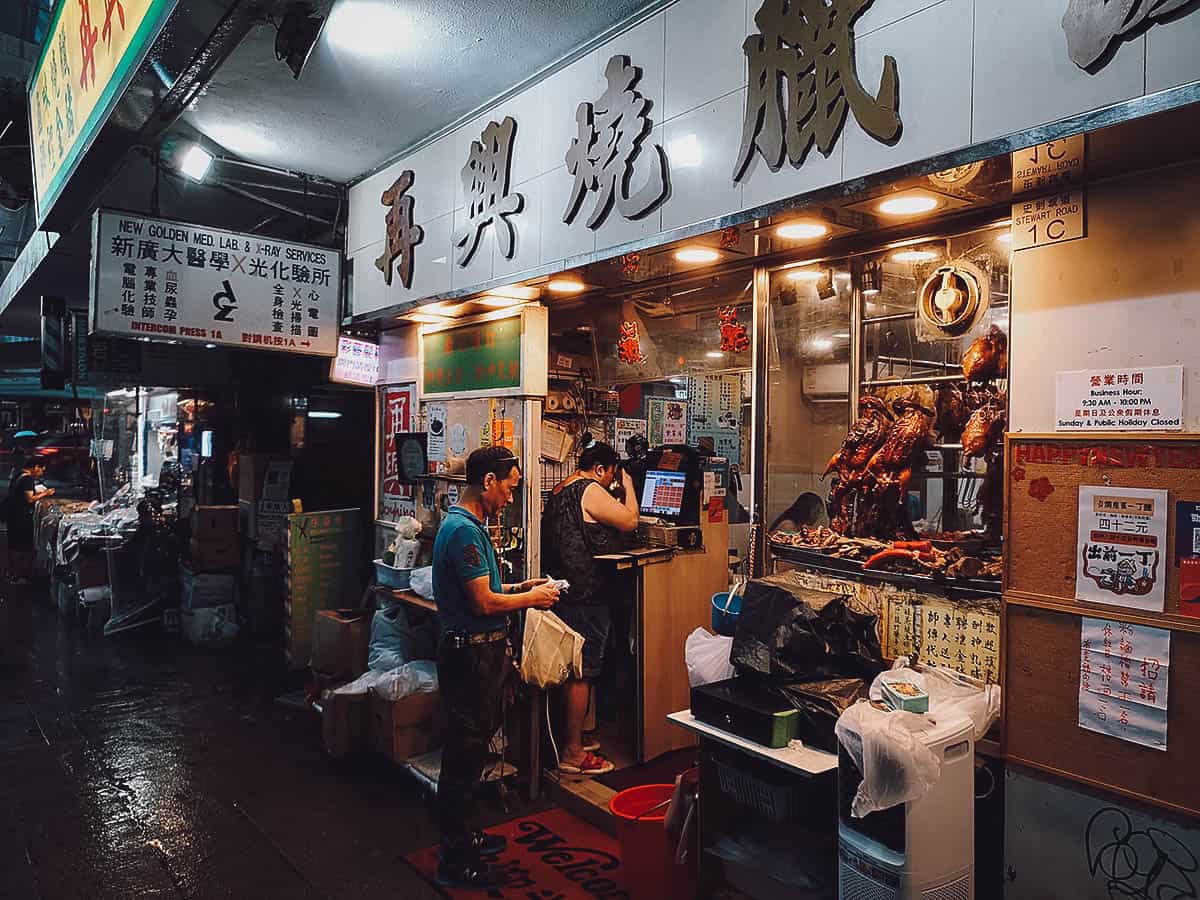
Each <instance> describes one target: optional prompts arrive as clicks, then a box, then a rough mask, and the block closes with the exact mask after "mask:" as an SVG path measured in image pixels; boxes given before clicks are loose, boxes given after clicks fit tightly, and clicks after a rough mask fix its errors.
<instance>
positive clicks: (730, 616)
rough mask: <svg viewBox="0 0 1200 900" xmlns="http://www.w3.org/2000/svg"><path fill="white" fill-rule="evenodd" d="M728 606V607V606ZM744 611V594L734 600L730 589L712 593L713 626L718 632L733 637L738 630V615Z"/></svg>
mask: <svg viewBox="0 0 1200 900" xmlns="http://www.w3.org/2000/svg"><path fill="white" fill-rule="evenodd" d="M726 607H728V608H726ZM741 612H742V595H741V594H738V595H737V596H735V597H734V598H733V599H732V600H731V599H730V598H729V592H728V591H721V593H719V594H713V595H712V628H713V631H715V632H716V633H717V634H720V635H724V636H725V637H733V634H734V632H735V631H737V622H738V615H740V614H741Z"/></svg>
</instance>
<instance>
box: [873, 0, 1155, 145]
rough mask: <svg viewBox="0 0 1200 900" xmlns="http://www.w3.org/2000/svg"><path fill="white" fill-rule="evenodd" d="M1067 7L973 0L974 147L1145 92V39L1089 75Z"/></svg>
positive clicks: (1034, 0)
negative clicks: (1074, 56) (1071, 48)
mask: <svg viewBox="0 0 1200 900" xmlns="http://www.w3.org/2000/svg"><path fill="white" fill-rule="evenodd" d="M1065 8H1066V3H1065V2H1058V3H1050V2H1047V0H976V4H975V72H974V92H975V104H974V121H973V122H972V126H971V139H972V141H973V142H979V141H985V140H989V139H991V138H994V137H1000V136H1002V135H1006V134H1010V133H1012V132H1014V131H1022V130H1024V129H1026V128H1030V127H1032V126H1034V125H1041V124H1044V123H1046V122H1053V121H1056V120H1058V119H1062V118H1065V117H1066V116H1070V115H1074V114H1076V113H1082V112H1087V111H1088V110H1091V109H1096V108H1097V107H1100V106H1107V105H1108V104H1110V103H1117V102H1118V101H1121V100H1128V99H1130V98H1131V97H1137V96H1140V95H1141V94H1142V92H1143V90H1144V86H1145V79H1144V71H1143V69H1144V62H1145V52H1146V46H1145V41H1144V40H1142V39H1137V40H1135V41H1132V42H1130V43H1125V44H1122V45H1121V47H1120V48H1119V49H1118V50H1117V53H1116V55H1115V56H1114V57H1113V58H1112V60H1110V61H1109V63H1108V64H1107V65H1106V66H1105V67H1104V68H1103V69H1101V70H1100V71H1099V72H1097V73H1096V74H1095V75H1092V74H1089V73H1087V72H1085V71H1083V70H1082V69H1080V68H1079V67H1078V66H1076V65H1075V63H1073V62H1072V61H1071V57H1070V56H1069V55H1068V53H1067V38H1066V35H1065V34H1064V33H1063V29H1062V22H1061V20H1062V15H1063V10H1064V9H1065ZM860 58H861V54H860Z"/></svg>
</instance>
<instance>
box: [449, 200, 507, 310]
mask: <svg viewBox="0 0 1200 900" xmlns="http://www.w3.org/2000/svg"><path fill="white" fill-rule="evenodd" d="M466 213H467V211H466V209H465V208H464V209H456V210H455V211H454V224H453V226H452V229H451V232H450V243H451V245H452V246H451V247H450V257H449V259H450V288H451V290H458V289H459V288H463V287H469V286H470V285H473V284H482V283H483V282H485V281H491V280H492V271H493V269H492V252H493V250H494V248H495V246H496V235H495V228H496V226H495V225H494V224H492V225H488V226H487V227H486V228H484V229H483V234H482V235H480V237H479V246H478V247H476V249H475V255H474V256H472V257H471V261H470V262H469V263H468V264H467V265H466V266H460V265H459V264H458V257H459V255H460V248H459V247H457V246H454V242H455V241H456V240H457V239H458V235H459V234H460V233H461V232H462V231H463V229H464V228H465V227H466ZM519 215H520V214H519V213H518V216H519ZM510 218H513V217H510Z"/></svg>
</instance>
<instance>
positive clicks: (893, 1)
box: [854, 0, 943, 37]
mask: <svg viewBox="0 0 1200 900" xmlns="http://www.w3.org/2000/svg"><path fill="white" fill-rule="evenodd" d="M942 2H943V0H875V2H874V3H873V4H871V5H870V6H868V7H867V8H866V9H865V10H864V11H863V14H862V15H861V16H859V17H858V21H856V22H855V23H854V33H855V34H856V35H858V36H859V37H866V36H867V35H868V34H870V33H871V32H872V31H877V30H879V29H880V28H883V27H885V26H887V25H891V24H892V23H893V22H899V21H900V20H901V19H904V18H907V17H908V16H911V15H912V14H913V13H916V12H920V11H921V10H923V9H928V8H929V7H931V6H936V5H937V4H938V3H942Z"/></svg>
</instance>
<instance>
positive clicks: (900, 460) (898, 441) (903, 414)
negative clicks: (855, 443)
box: [867, 400, 934, 490]
mask: <svg viewBox="0 0 1200 900" xmlns="http://www.w3.org/2000/svg"><path fill="white" fill-rule="evenodd" d="M894 409H895V412H896V421H895V422H894V423H893V424H892V428H891V430H890V431H889V432H888V435H887V440H885V441H884V442H883V444H882V445H881V446H880V447H879V449H878V450H876V451H875V454H874V455H873V456H872V457H871V461H870V462H869V463H867V471H868V472H869V473H870V474H871V475H872V476H873V477H874V478H875V480H876V481H877V482H879V484H880V485H882V486H883V487H885V488H887V487H890V486H891V485H892V484H895V483H899V484H900V487H901V490H903V488H904V486H905V485H907V484H908V479H909V478H910V477H911V476H912V470H913V460H914V457H916V455H917V454H918V453H920V452H922V451H923V450H924V449H925V448H926V447H927V446H928V445H929V439H930V437H931V436H932V434H933V420H934V412H933V410H931V409H927V408H925V407H924V406H921V405H920V404H919V403H913V402H912V401H910V400H898V401H897V402H896V405H895V407H894Z"/></svg>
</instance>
